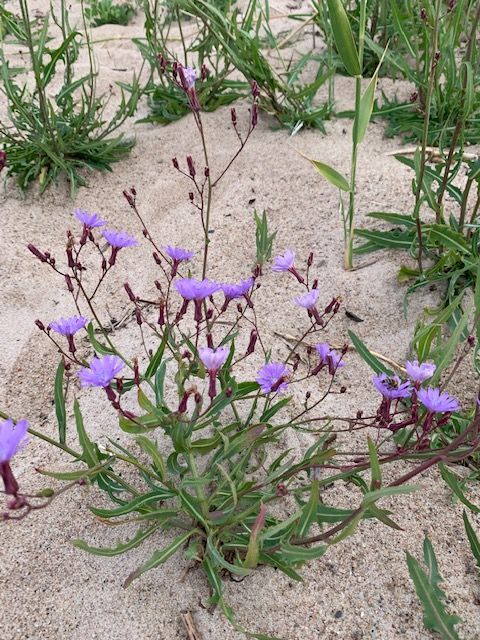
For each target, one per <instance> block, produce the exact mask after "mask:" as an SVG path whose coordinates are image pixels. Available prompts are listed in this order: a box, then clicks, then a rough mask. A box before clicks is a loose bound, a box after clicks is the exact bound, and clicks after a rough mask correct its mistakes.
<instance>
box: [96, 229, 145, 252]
mask: <svg viewBox="0 0 480 640" xmlns="http://www.w3.org/2000/svg"><path fill="white" fill-rule="evenodd" d="M102 235H103V237H104V238H105V240H106V241H107V242H108V244H109V245H110V246H111V247H113V248H114V249H124V248H125V247H135V246H136V245H137V244H138V242H137V241H136V240H135V238H132V236H129V235H128V233H125V232H124V231H113V230H111V229H105V231H103V232H102Z"/></svg>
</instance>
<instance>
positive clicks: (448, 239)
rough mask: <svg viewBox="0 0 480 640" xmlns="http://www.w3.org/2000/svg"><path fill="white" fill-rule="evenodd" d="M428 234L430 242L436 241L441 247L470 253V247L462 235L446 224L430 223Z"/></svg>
mask: <svg viewBox="0 0 480 640" xmlns="http://www.w3.org/2000/svg"><path fill="white" fill-rule="evenodd" d="M428 236H429V241H430V242H438V244H440V245H441V246H442V247H447V248H448V249H453V250H454V251H458V252H460V253H467V254H468V253H470V248H469V246H468V244H467V242H466V241H465V238H464V237H463V235H462V234H461V233H459V232H458V231H454V230H453V229H451V228H450V227H449V226H447V225H446V224H432V226H431V227H430V231H429V234H428Z"/></svg>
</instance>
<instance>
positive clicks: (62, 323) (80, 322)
mask: <svg viewBox="0 0 480 640" xmlns="http://www.w3.org/2000/svg"><path fill="white" fill-rule="evenodd" d="M87 323H88V320H87V319H86V318H84V317H83V316H72V317H70V318H60V319H59V320H56V321H55V322H51V323H50V324H49V328H50V329H53V330H54V331H55V332H56V333H59V334H60V335H62V336H65V337H66V338H67V340H68V348H69V351H70V353H75V351H76V347H75V342H74V339H73V336H74V335H75V334H76V333H77V332H78V331H80V329H83V328H84V327H85V326H86V325H87Z"/></svg>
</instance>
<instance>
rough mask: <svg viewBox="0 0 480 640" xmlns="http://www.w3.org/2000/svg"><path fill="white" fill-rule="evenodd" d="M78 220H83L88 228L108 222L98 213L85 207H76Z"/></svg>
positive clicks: (101, 225)
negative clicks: (90, 211)
mask: <svg viewBox="0 0 480 640" xmlns="http://www.w3.org/2000/svg"><path fill="white" fill-rule="evenodd" d="M73 215H74V216H75V217H76V219H77V220H79V221H80V222H82V223H83V224H84V226H85V227H87V229H96V228H97V227H103V226H104V225H106V224H107V223H106V222H105V220H102V218H100V216H99V214H98V213H88V211H84V210H83V209H76V210H75V212H74V214H73Z"/></svg>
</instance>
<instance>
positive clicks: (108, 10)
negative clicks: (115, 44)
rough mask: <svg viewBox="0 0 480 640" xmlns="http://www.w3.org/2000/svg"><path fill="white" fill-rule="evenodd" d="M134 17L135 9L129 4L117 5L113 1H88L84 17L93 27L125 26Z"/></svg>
mask: <svg viewBox="0 0 480 640" xmlns="http://www.w3.org/2000/svg"><path fill="white" fill-rule="evenodd" d="M134 15H135V7H134V6H133V5H132V4H130V3H129V2H122V3H120V4H117V3H115V2H114V0H89V2H88V4H87V5H86V6H85V16H86V18H87V20H88V21H89V22H90V24H91V25H92V26H93V27H101V26H102V25H103V24H121V25H123V26H126V25H127V24H128V23H129V22H130V20H131V19H132V18H133V16H134Z"/></svg>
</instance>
